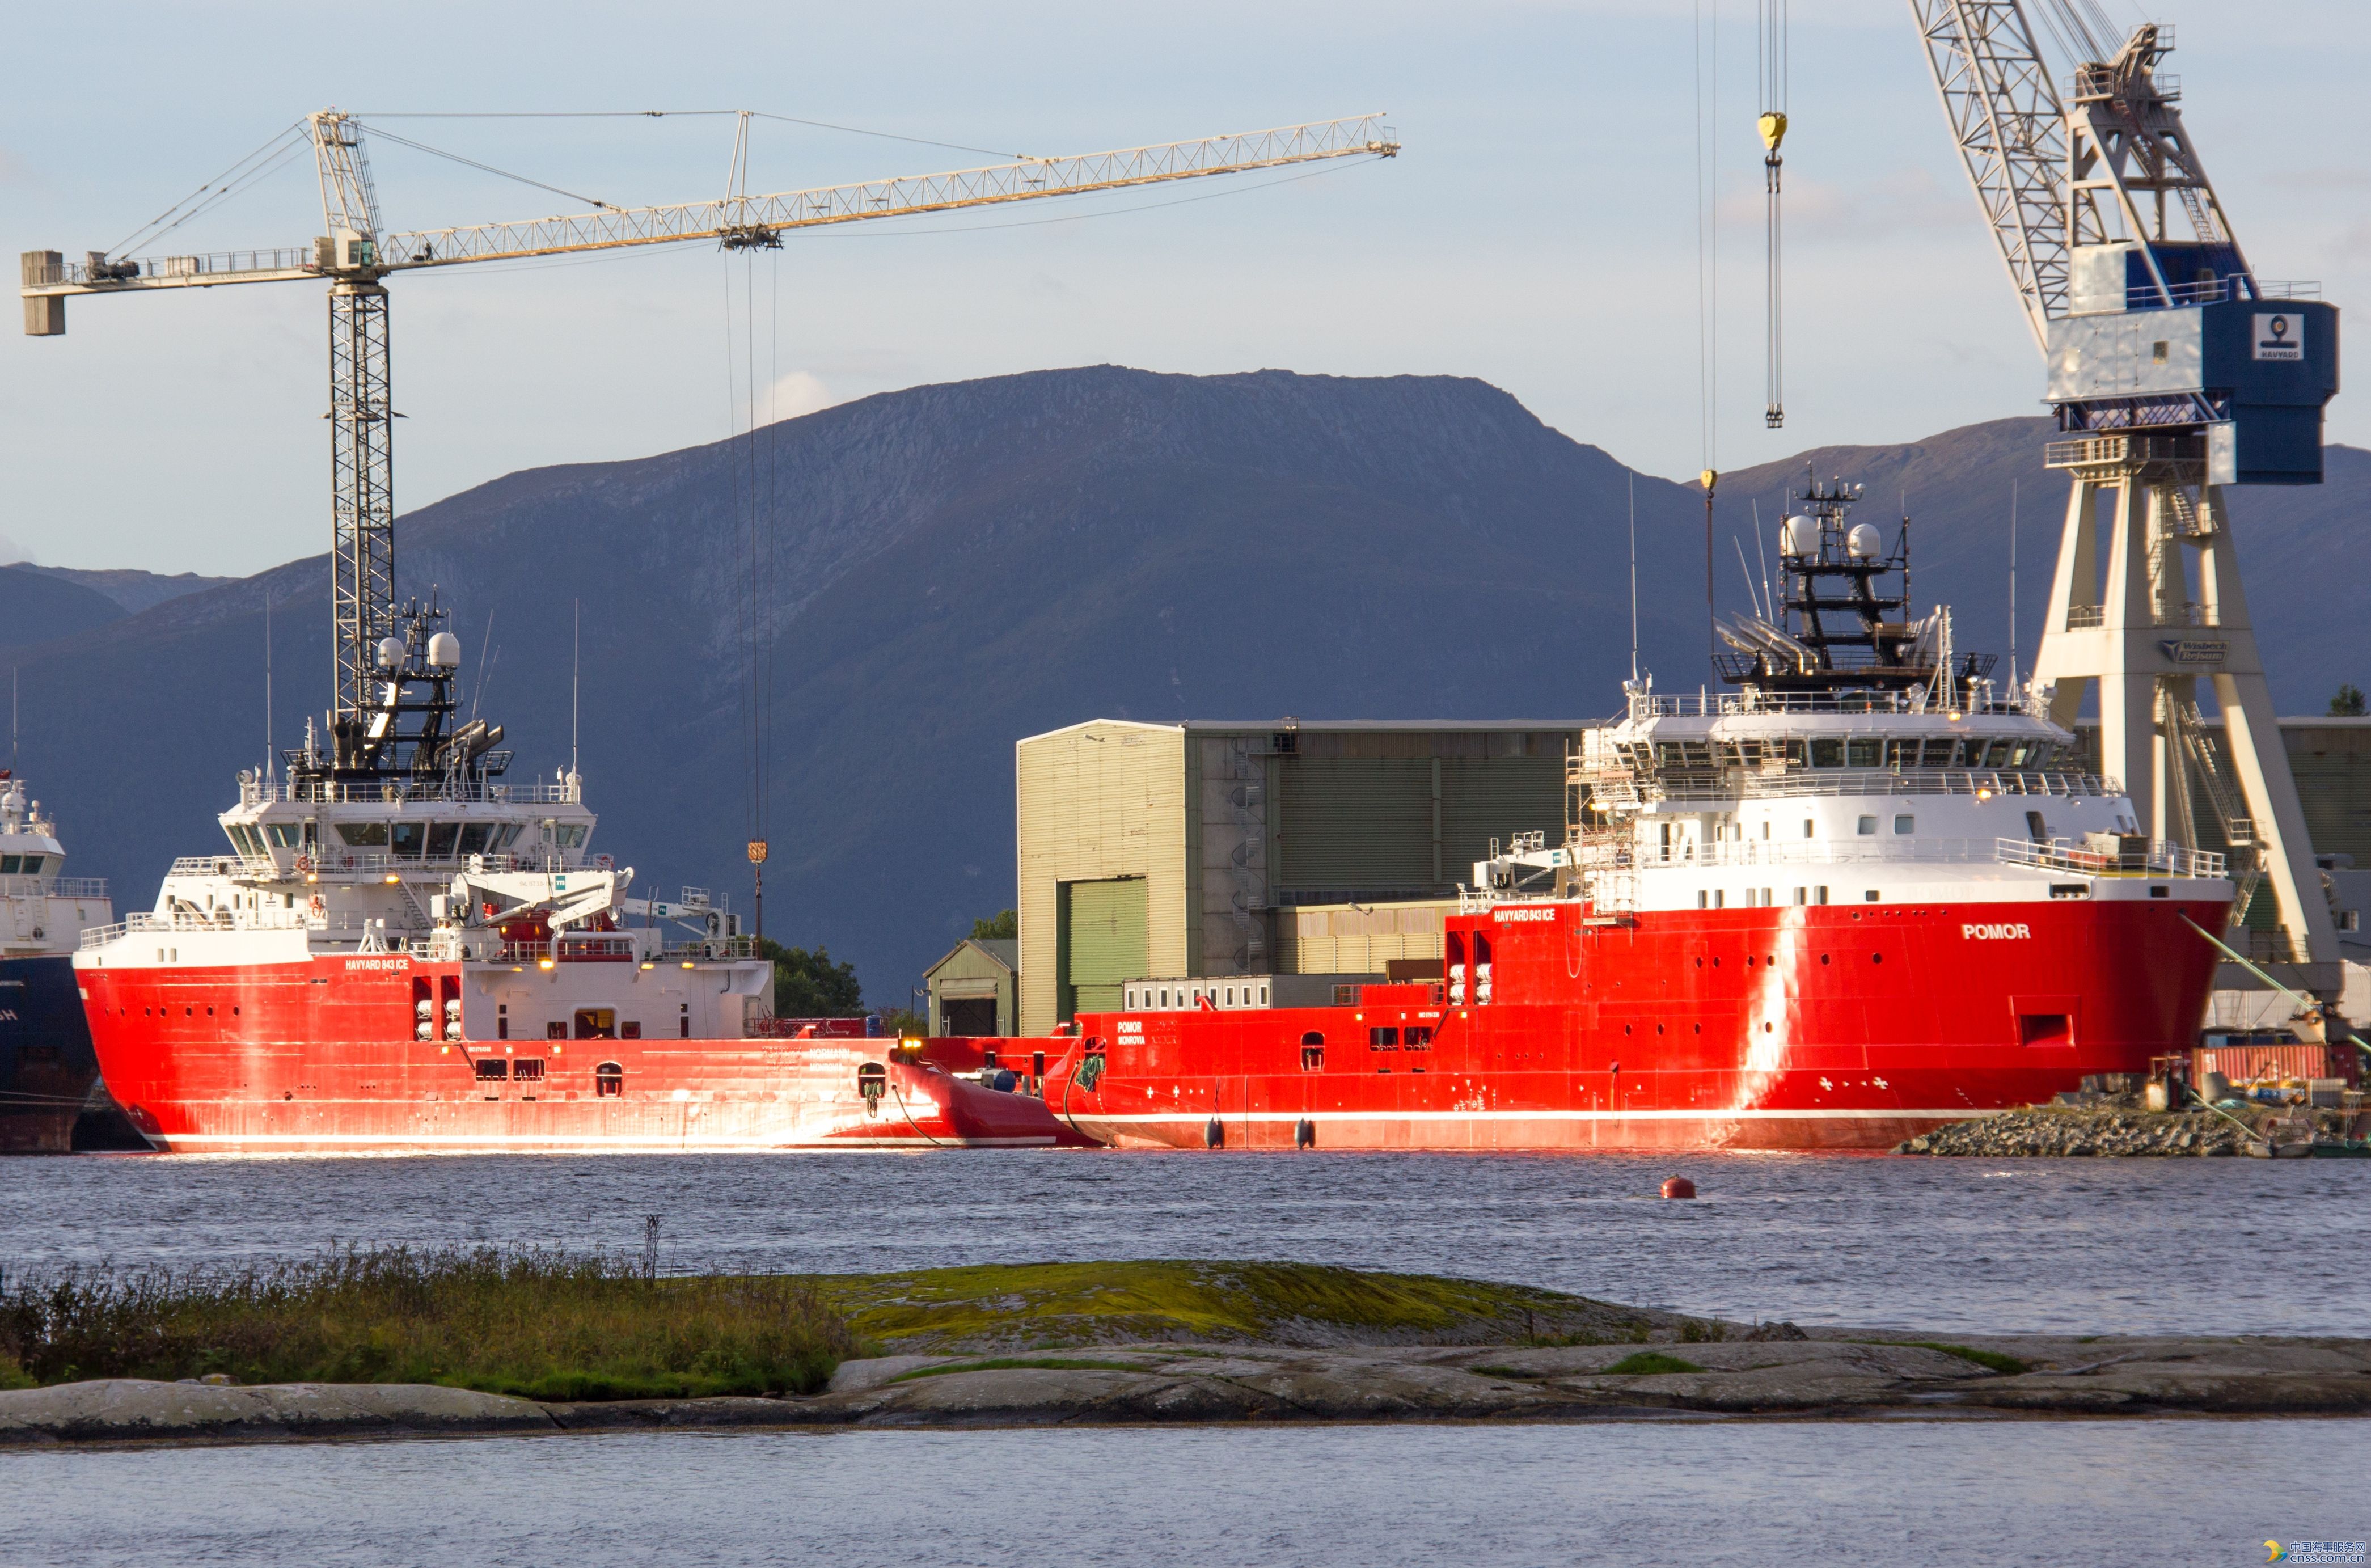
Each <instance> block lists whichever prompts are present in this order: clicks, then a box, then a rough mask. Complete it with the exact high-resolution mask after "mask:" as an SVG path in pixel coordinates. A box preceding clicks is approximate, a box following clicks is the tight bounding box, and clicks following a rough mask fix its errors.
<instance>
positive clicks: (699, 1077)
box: [79, 932, 1086, 1154]
mask: <svg viewBox="0 0 2371 1568" xmlns="http://www.w3.org/2000/svg"><path fill="white" fill-rule="evenodd" d="M205 940H208V938H207V937H206V936H205V935H203V934H192V933H189V932H180V933H176V934H175V938H174V941H175V946H174V948H173V949H172V950H171V951H174V952H176V953H177V954H179V953H180V952H182V951H186V950H188V949H190V948H191V947H192V946H194V945H195V944H197V943H199V942H202V941H205ZM223 940H237V939H235V938H232V937H230V936H229V935H228V934H227V933H226V934H225V937H224V939H223ZM114 945H115V947H116V948H117V949H118V950H119V951H118V955H117V962H116V963H112V964H106V963H93V962H92V959H93V957H94V956H95V955H93V954H90V953H86V954H85V955H84V961H83V963H82V965H81V966H80V968H79V979H80V983H81V986H82V989H83V996H84V1002H85V1008H86V1010H87V1015H88V1017H89V1020H90V1024H91V1031H92V1041H93V1043H94V1044H95V1046H96V1047H97V1050H98V1058H99V1065H100V1067H101V1070H102V1071H103V1072H104V1074H105V1075H106V1078H107V1081H108V1083H109V1084H110V1087H111V1089H112V1090H113V1091H114V1093H115V1094H116V1096H117V1098H118V1099H119V1101H121V1103H122V1105H123V1107H124V1110H125V1112H126V1113H127V1114H128V1115H129V1116H130V1117H131V1119H132V1121H133V1124H135V1125H137V1126H138V1127H139V1128H140V1130H141V1131H142V1132H143V1133H144V1134H145V1135H146V1136H147V1137H148V1138H149V1140H150V1141H151V1142H152V1143H153V1144H155V1145H156V1147H158V1148H159V1149H164V1150H171V1151H176V1152H185V1153H205V1154H214V1153H223V1154H264V1153H289V1154H330V1153H338V1154H353V1153H494V1152H506V1153H520V1152H585V1153H622V1152H648V1153H662V1152H665V1153H673V1152H693V1151H697V1152H718V1151H727V1150H765V1149H795V1148H875V1149H877V1148H943V1147H1055V1146H1057V1145H1063V1144H1071V1145H1076V1144H1082V1143H1084V1142H1085V1141H1086V1140H1085V1139H1084V1138H1082V1137H1081V1136H1080V1135H1079V1134H1078V1133H1076V1132H1075V1131H1073V1130H1072V1129H1070V1128H1068V1127H1064V1126H1061V1125H1060V1124H1058V1123H1056V1122H1055V1121H1054V1120H1053V1118H1052V1117H1050V1116H1049V1115H1047V1113H1046V1111H1045V1109H1044V1107H1043V1106H1042V1105H1041V1104H1040V1103H1039V1102H1037V1101H1034V1100H1029V1099H1026V1098H1025V1097H1023V1096H1019V1095H1012V1094H1001V1093H998V1092H996V1091H994V1090H989V1089H985V1088H982V1087H981V1086H979V1085H978V1084H977V1083H973V1082H968V1081H963V1080H958V1079H955V1078H950V1077H949V1076H948V1075H947V1074H946V1073H944V1072H943V1071H941V1070H939V1069H937V1068H935V1067H932V1066H928V1065H927V1064H921V1063H917V1062H914V1061H911V1060H908V1059H905V1058H903V1057H901V1056H900V1055H899V1054H898V1053H896V1051H895V1050H894V1049H893V1047H895V1045H896V1042H895V1041H894V1040H862V1039H781V1038H771V1037H767V1036H764V1035H758V1036H756V1037H751V1038H718V1037H714V1036H706V1037H701V1038H691V1037H687V1036H682V1035H677V1034H675V1033H674V1032H673V1020H674V1019H675V1018H676V1017H677V1016H678V1015H677V1010H676V1009H677V1006H678V1005H680V1004H677V1003H676V1002H675V1001H674V1000H672V996H673V993H669V994H668V997H667V998H665V999H662V998H661V997H659V996H657V995H656V991H657V984H656V983H657V982H659V981H663V980H667V979H673V978H674V977H675V975H676V974H681V973H682V972H681V971H674V970H673V966H668V967H667V968H664V969H653V968H650V967H647V966H644V967H641V968H639V969H638V967H637V966H635V965H633V964H630V963H628V964H618V963H558V964H556V965H554V966H553V969H552V970H550V971H538V970H537V969H535V968H534V967H533V966H526V967H523V968H522V967H514V966H508V965H478V964H460V963H433V962H429V961H425V960H422V959H417V958H413V957H411V956H407V955H401V954H395V955H385V956H373V957H354V956H351V955H345V954H338V955H327V956H314V957H311V958H306V959H300V960H297V961H295V962H292V963H225V964H208V963H202V962H201V963H173V964H169V965H159V964H155V963H148V964H125V963H122V959H121V951H120V950H121V948H123V947H124V946H125V945H127V944H124V943H117V944H114ZM96 956H100V957H104V956H105V951H104V950H101V952H100V953H99V954H98V955H96ZM742 967H748V966H746V965H744V966H742ZM671 971H672V973H671ZM522 975H524V976H527V977H529V978H530V980H531V981H532V982H533V983H537V984H545V983H548V984H551V985H553V986H561V987H566V988H567V989H568V990H569V991H570V992H571V993H572V994H571V995H570V996H569V998H568V999H569V1000H570V1001H572V1002H573V1001H576V1000H582V999H583V997H582V996H581V995H577V994H575V993H577V992H579V991H581V990H582V989H583V988H582V987H581V986H568V983H569V982H571V981H574V980H578V979H580V978H583V979H596V978H597V979H598V980H600V981H603V982H607V989H608V990H609V991H610V992H612V993H613V995H611V996H609V997H596V1000H605V1001H607V1011H608V1012H609V1013H610V1014H611V1015H612V1017H611V1020H609V1021H610V1026H611V1027H612V1028H614V1027H615V1021H616V1020H617V1019H618V1018H620V1017H625V1018H629V1019H630V1017H631V1014H632V1011H633V1009H634V1005H635V1004H634V1000H633V997H632V989H631V977H634V976H637V975H639V977H640V978H641V979H642V981H645V982H650V983H651V990H652V992H653V995H652V996H651V997H650V998H649V1000H648V1003H647V1006H646V1008H645V1009H644V1010H645V1011H647V1013H648V1014H649V1015H650V1016H649V1018H648V1020H647V1022H648V1024H649V1026H650V1027H648V1028H647V1029H646V1030H645V1031H644V1037H642V1038H615V1037H606V1038H576V1037H573V1035H572V1037H571V1038H567V1039H550V1038H535V1039H515V1040H512V1039H500V1038H488V1037H489V1036H492V1035H494V1034H495V1032H496V1031H495V1030H494V1029H492V1028H484V1029H476V1028H472V1029H468V1030H466V1031H463V1032H460V1037H458V1038H452V1039H446V1038H438V1039H433V1040H431V1039H421V1038H417V1037H416V1031H415V1028H414V1019H415V1016H416V1014H417V1011H418V1001H417V999H418V998H420V997H427V998H429V999H430V1000H431V1001H432V1003H441V1001H442V1000H443V999H444V998H446V997H454V998H465V999H467V1000H468V1002H470V1003H473V1004H477V1005H472V1006H470V1007H469V1009H468V1010H469V1011H470V1012H472V1013H477V1012H480V1011H482V1012H483V1013H485V1014H486V1015H488V1016H489V1017H491V1015H492V1004H491V1003H490V1002H489V1001H488V998H489V997H491V996H492V995H495V994H499V993H498V992H497V991H496V989H495V987H496V986H499V985H501V984H503V983H513V984H516V983H517V978H518V977H519V976H522ZM546 975H549V976H550V978H549V981H547V980H546V979H545V976H546ZM701 977H702V978H710V979H712V978H714V976H713V975H707V974H703V975H702V976H701ZM481 982H482V984H481ZM621 983H622V984H623V995H622V996H619V995H615V994H614V993H617V992H618V991H619V989H620V986H621ZM700 989H702V990H705V991H708V992H710V993H711V994H712V993H713V992H714V991H715V989H716V987H715V986H701V987H700ZM730 999H732V1000H734V1001H735V1002H736V1003H737V1001H738V998H737V997H732V998H730ZM436 1010H437V1011H438V1015H439V1016H441V1008H440V1009H436ZM521 1010H522V1011H524V1009H521ZM737 1016H738V1015H737V1013H735V1014H734V1017H736V1018H737ZM474 1021H476V1020H473V1022H474ZM635 1021H642V1020H635ZM702 1021H703V1022H706V1021H707V1020H705V1019H703V1020H702ZM662 1023H664V1024H665V1025H666V1026H667V1032H666V1033H665V1035H664V1036H662V1033H661V1030H660V1029H659V1027H657V1026H658V1025H660V1024H662ZM436 1032H437V1033H439V1034H441V1033H442V1031H441V1030H440V1031H436ZM536 1032H537V1033H538V1034H541V1033H542V1032H543V1030H542V1027H541V1025H540V1023H539V1022H538V1026H537V1029H536ZM489 1063H498V1064H499V1065H500V1066H501V1069H502V1076H501V1077H499V1078H494V1077H488V1076H484V1075H486V1074H487V1073H488V1072H490V1071H491V1070H492V1069H491V1068H490V1067H488V1066H481V1065H480V1064H489Z"/></svg>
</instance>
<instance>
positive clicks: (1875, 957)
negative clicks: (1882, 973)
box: [1868, 952, 1885, 963]
mask: <svg viewBox="0 0 2371 1568" xmlns="http://www.w3.org/2000/svg"><path fill="white" fill-rule="evenodd" d="M1868 961H1869V962H1870V963H1884V962H1885V954H1883V953H1881V952H1873V953H1870V954H1869V955H1868Z"/></svg>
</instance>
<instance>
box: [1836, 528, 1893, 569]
mask: <svg viewBox="0 0 2371 1568" xmlns="http://www.w3.org/2000/svg"><path fill="white" fill-rule="evenodd" d="M1884 547H1885V541H1884V540H1883V539H1882V538H1880V537H1879V536H1878V532H1877V530H1876V529H1875V528H1872V527H1870V526H1869V525H1868V524H1866V523H1856V524H1854V525H1853V531H1852V532H1851V533H1849V534H1846V535H1845V548H1846V549H1848V550H1850V551H1851V552H1852V553H1853V555H1854V556H1855V557H1856V558H1857V559H1861V560H1868V559H1869V558H1871V557H1872V556H1874V555H1876V554H1877V552H1878V551H1879V550H1880V549H1882V548H1884Z"/></svg>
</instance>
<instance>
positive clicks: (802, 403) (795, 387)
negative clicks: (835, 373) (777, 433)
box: [769, 370, 846, 420]
mask: <svg viewBox="0 0 2371 1568" xmlns="http://www.w3.org/2000/svg"><path fill="white" fill-rule="evenodd" d="M844 401H846V399H845V398H839V397H836V396H834V395H833V393H832V390H831V388H829V387H828V386H825V385H824V381H823V377H822V376H820V375H815V374H814V373H813V372H812V371H804V370H794V371H792V372H791V373H790V375H785V376H783V377H782V378H781V380H779V381H777V382H775V383H774V385H773V387H772V389H771V391H770V392H769V408H770V411H771V412H772V414H773V416H774V418H776V419H778V420H794V419H797V418H798V417H799V416H800V415H801V414H812V413H815V412H816V411H817V410H819V409H828V408H830V407H831V406H832V405H833V404H835V403H839V402H844Z"/></svg>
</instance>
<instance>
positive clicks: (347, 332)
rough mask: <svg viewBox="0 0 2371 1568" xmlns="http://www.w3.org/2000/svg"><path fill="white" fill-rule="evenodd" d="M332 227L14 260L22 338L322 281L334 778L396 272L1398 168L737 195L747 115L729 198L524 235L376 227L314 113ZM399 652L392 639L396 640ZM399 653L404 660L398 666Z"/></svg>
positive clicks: (376, 755)
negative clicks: (77, 300)
mask: <svg viewBox="0 0 2371 1568" xmlns="http://www.w3.org/2000/svg"><path fill="white" fill-rule="evenodd" d="M305 124H306V136H307V138H308V140H309V141H310V143H311V144H312V147H313V155H314V161H315V166H316V168H317V171H318V176H319V179H320V189H321V216H322V223H323V226H324V228H325V229H326V230H327V231H328V232H327V233H325V234H323V235H322V236H319V237H318V238H317V239H316V240H315V241H314V243H313V244H312V245H311V246H309V247H291V248H281V249H275V250H246V251H232V252H226V253H221V254H216V255H208V256H166V257H149V258H132V259H118V258H113V257H110V256H107V255H105V254H103V253H101V252H98V251H92V252H89V253H87V256H86V258H85V259H84V260H83V261H81V262H78V263H75V262H69V261H67V260H66V259H65V257H64V254H63V253H61V252H59V251H55V250H29V251H27V252H25V253H24V255H23V257H22V265H23V286H22V289H21V293H22V294H23V298H24V303H25V331H26V333H27V334H28V335H29V336H33V337H58V336H62V335H64V331H65V301H66V299H67V298H68V297H69V296H71V295H74V294H135V293H143V292H146V291H150V290H155V289H166V288H212V287H216V286H220V285H225V284H231V283H270V282H324V281H326V282H328V283H329V285H330V302H329V303H330V416H329V417H330V476H331V482H330V494H331V503H330V512H331V536H332V544H333V548H332V551H331V562H332V565H331V579H332V593H331V603H332V605H333V615H334V617H335V635H334V637H333V639H332V645H333V652H332V655H331V656H332V658H333V660H334V662H335V664H336V671H335V677H336V678H335V688H336V694H337V695H336V706H335V708H334V709H333V710H332V712H331V714H330V735H331V742H332V745H333V747H334V749H335V767H338V768H339V769H341V770H350V771H353V772H357V773H368V772H370V771H371V770H373V769H375V768H376V767H380V766H381V754H382V753H383V751H385V749H386V748H387V745H388V744H389V741H390V738H391V736H392V734H393V729H392V724H393V721H394V718H395V709H394V707H393V704H394V703H395V701H396V698H393V697H389V696H387V695H386V694H387V692H388V691H391V690H392V691H399V689H400V682H399V681H395V682H392V683H390V680H389V675H390V671H391V669H392V668H395V667H398V666H399V664H400V663H401V660H400V658H398V659H397V660H396V664H395V665H390V663H389V659H390V657H392V656H391V655H390V654H388V653H387V652H383V651H382V646H383V643H384V642H385V640H387V638H388V637H389V636H390V635H391V634H392V633H394V632H395V631H397V630H398V629H399V627H398V625H397V622H398V619H399V616H398V610H397V605H396V599H395V478H394V474H395V467H394V453H393V431H394V421H395V418H396V414H395V408H394V400H393V388H392V382H393V376H392V371H391V369H390V360H389V341H390V340H389V336H388V326H387V288H386V286H385V284H384V282H382V280H384V279H386V278H387V277H388V276H390V275H392V274H394V273H397V272H402V271H417V270H419V269H422V268H429V267H452V266H459V265H464V264H468V263H472V262H480V261H504V260H514V259H523V258H526V257H534V256H555V255H562V254H568V253H572V252H578V251H587V250H613V249H619V248H627V247H633V246H644V245H679V244H684V243H687V242H693V241H700V240H708V241H712V242H714V243H716V244H718V245H720V246H722V247H723V248H726V249H747V248H753V247H773V246H778V245H780V244H781V236H782V235H783V234H786V233H788V232H791V231H792V230H796V229H804V228H817V227H824V226H828V225H839V224H850V223H864V222H871V221H873V220H877V219H882V218H896V217H907V216H911V215H914V214H918V213H942V212H950V211H954V210H956V209H960V208H970V207H986V206H996V205H1002V204H1005V203H1008V202H1028V201H1035V200H1038V199H1040V198H1043V197H1049V196H1075V195H1084V194H1087V193H1089V192H1093V191H1101V190H1125V189H1128V188H1130V187H1135V186H1145V185H1159V184H1166V183H1171V182H1174V181H1178V180H1187V179H1208V178H1210V177H1213V176H1217V175H1225V174H1241V173H1245V172H1248V171H1251V170H1255V169H1264V168H1279V167H1287V166H1290V165H1297V164H1306V163H1315V162H1319V161H1322V160H1325V159H1331V158H1344V157H1360V156H1364V157H1381V158H1388V157H1394V156H1397V155H1398V153H1399V150H1400V146H1399V143H1398V141H1397V140H1396V139H1395V138H1394V133H1393V132H1392V129H1391V127H1390V126H1388V125H1386V124H1384V123H1383V116H1382V115H1381V114H1365V115H1358V116H1353V117H1351V118H1348V119H1344V120H1326V121H1309V122H1307V123H1303V124H1299V125H1284V126H1278V127H1274V128H1272V129H1268V130H1264V131H1251V132H1243V133H1232V134H1226V135H1219V136H1206V137H1203V138H1201V139H1199V140H1197V141H1188V142H1167V143H1162V144H1155V145H1149V146H1141V147H1124V148H1119V149H1116V150H1114V151H1110V152H1100V153H1084V154H1078V155H1074V156H1066V157H1049V158H1021V159H1017V160H1015V161H1013V162H1011V163H1005V164H998V165H994V166H991V167H984V168H972V169H959V170H955V171H953V172H949V173H944V174H926V175H914V176H901V177H898V178H896V179H878V180H867V181H862V182H861V183H858V184H853V185H834V186H825V187H821V188H818V189H815V190H786V191H778V192H775V193H773V194H770V195H761V196H750V195H747V194H746V190H745V187H746V179H747V171H748V161H747V140H746V138H747V119H746V116H744V117H743V121H742V124H741V127H740V131H739V139H738V140H737V141H736V144H735V149H734V164H733V174H732V177H731V179H730V181H729V184H730V187H731V189H729V190H728V191H727V193H726V194H725V195H723V196H722V197H718V198H716V199H713V200H711V201H704V202H685V203H681V204H678V205H674V206H654V207H636V208H616V207H605V208H603V209H602V210H600V211H598V212H595V213H579V214H575V215H573V216H563V217H551V218H536V219H530V220H527V221H526V222H520V223H498V224H480V225H468V226H460V227H452V228H439V229H420V230H410V231H405V232H401V233H397V234H388V233H387V232H385V230H384V228H383V227H382V225H381V223H380V218H379V211H378V196H377V192H376V189H375V188H374V186H373V184H372V180H371V172H370V161H369V158H368V156H367V154H366V152H365V149H364V130H365V127H364V123H363V122H362V121H360V120H358V119H356V118H355V117H354V116H353V115H352V114H350V113H347V112H345V111H343V110H337V109H326V110H319V111H318V112H317V113H314V114H311V115H308V116H307V117H306V121H305ZM410 656H411V655H410V654H406V655H403V656H402V657H410Z"/></svg>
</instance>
